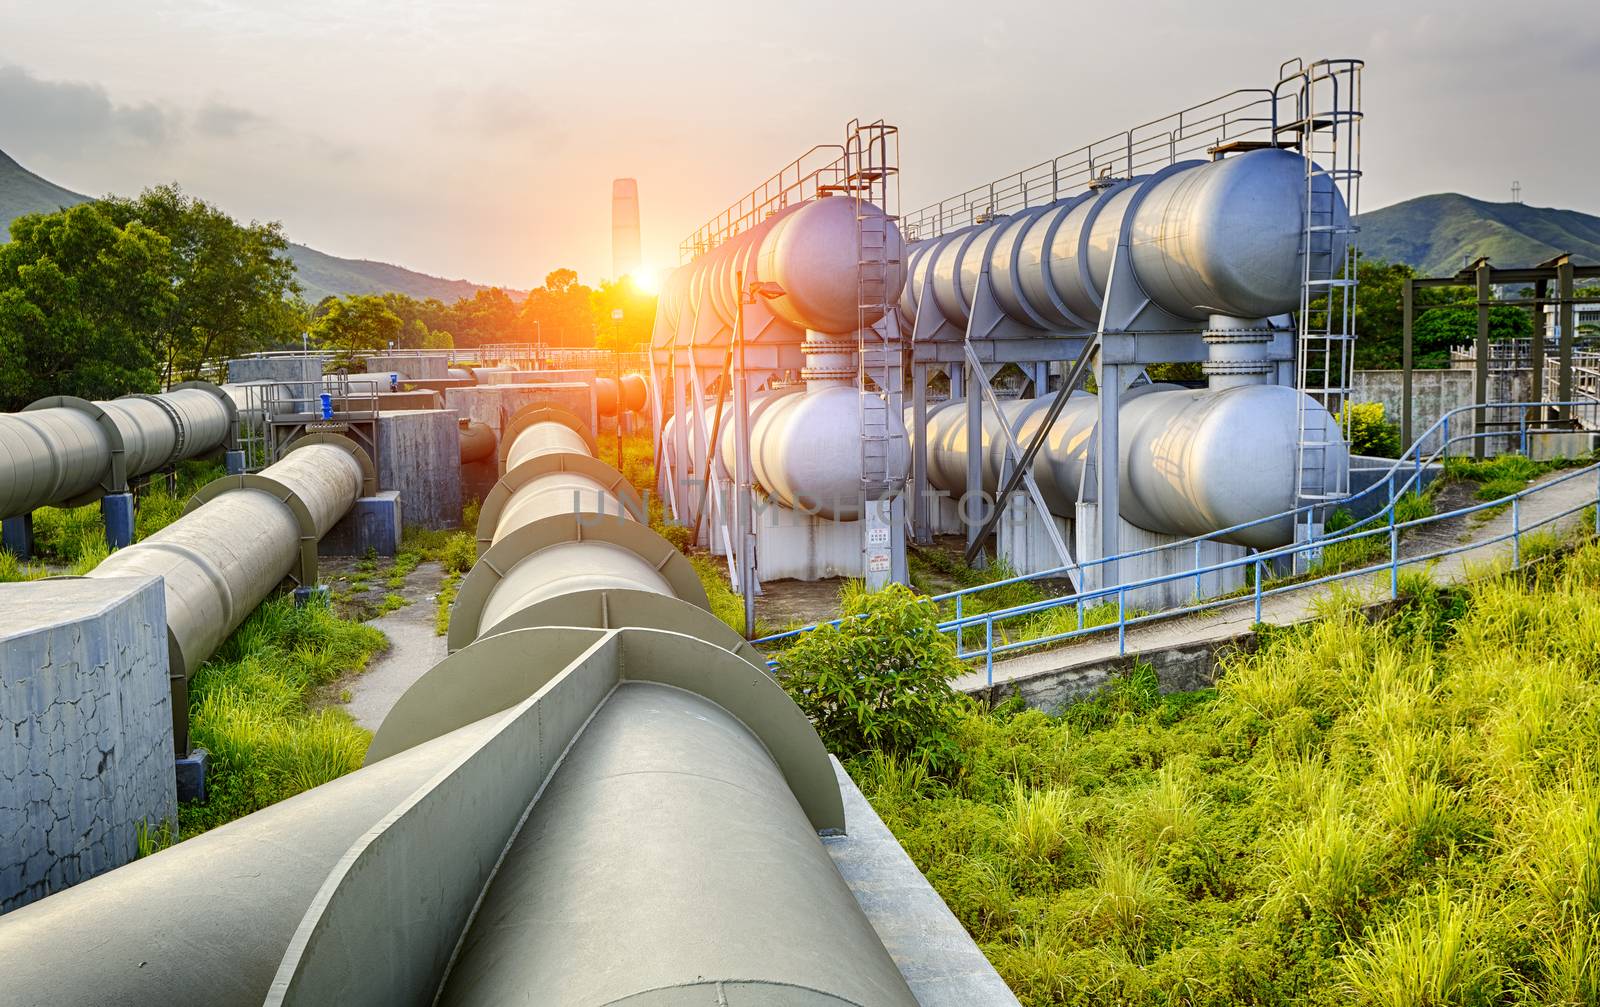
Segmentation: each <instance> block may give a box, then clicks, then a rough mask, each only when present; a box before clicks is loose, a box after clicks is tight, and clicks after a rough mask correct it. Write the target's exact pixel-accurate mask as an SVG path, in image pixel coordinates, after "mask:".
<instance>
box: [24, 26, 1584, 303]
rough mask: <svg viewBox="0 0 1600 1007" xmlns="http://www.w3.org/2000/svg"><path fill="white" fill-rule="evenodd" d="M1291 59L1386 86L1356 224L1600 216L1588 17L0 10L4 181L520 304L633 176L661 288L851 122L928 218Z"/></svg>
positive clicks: (605, 256)
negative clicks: (213, 217) (282, 235)
mask: <svg viewBox="0 0 1600 1007" xmlns="http://www.w3.org/2000/svg"><path fill="white" fill-rule="evenodd" d="M1591 2H1592V0H1591ZM1295 56H1305V57H1310V58H1318V57H1328V56H1338V57H1343V56H1356V57H1361V58H1363V59H1365V60H1366V61H1367V70H1366V75H1365V81H1364V91H1365V93H1364V108H1365V112H1366V121H1365V125H1364V129H1363V134H1362V161H1363V165H1362V166H1363V168H1364V170H1365V178H1364V179H1363V183H1362V192H1361V206H1362V208H1363V209H1373V208H1376V207H1379V206H1384V205H1387V204H1390V203H1394V202H1398V201H1400V200H1403V199H1408V198H1410V197H1412V196H1418V195H1424V194H1427V193H1433V192H1444V191H1454V192H1462V193H1465V194H1467V195H1470V196H1475V197H1478V198H1482V199H1489V200H1495V201H1506V200H1509V199H1510V198H1511V184H1512V181H1513V180H1516V181H1520V182H1521V185H1522V198H1523V200H1524V202H1527V203H1530V204H1535V205H1540V206H1558V207H1564V208H1571V209H1578V210H1583V211H1586V212H1589V213H1597V214H1600V128H1596V126H1597V125H1600V124H1597V122H1596V118H1595V117H1596V116H1597V115H1600V113H1597V112H1596V108H1597V107H1600V106H1597V105H1596V103H1595V100H1594V96H1595V95H1596V94H1600V18H1596V17H1595V16H1594V13H1593V8H1592V6H1591V4H1590V3H1586V2H1578V0H1556V2H1535V3H1529V4H1525V5H1522V6H1520V7H1517V8H1514V9H1512V8H1507V7H1505V5H1503V4H1492V3H1486V2H1479V0H1456V2H1452V3H1448V4H1445V3H1435V2H1418V0H1401V2H1395V0H1387V2H1381V3H1380V2H1371V0H1345V2H1342V3H1338V4H1330V5H1328V6H1327V7H1326V8H1313V7H1311V6H1310V5H1305V4H1293V3H1283V2H1281V0H1278V2H1270V3H1269V2H1255V0H1252V2H1245V0H1210V2H1206V3H1200V2H1195V0H1189V2H1147V0H1122V2H1118V3H1110V4H1108V3H1098V2H1096V3H1090V2H1084V0H1053V2H1049V0H1044V2H1008V0H984V2H981V3H971V2H969V3H964V4H956V3H950V2H947V0H920V2H916V3H911V2H905V0H901V2H881V3H878V4H875V5H874V4H863V3H861V2H860V0H853V2H844V0H810V2H808V3H806V4H804V5H796V4H793V3H790V2H784V3H769V2H761V0H744V2H737V3H725V2H721V0H676V2H674V3H642V2H633V0H617V2H611V3H604V2H595V0H589V2H573V0H535V2H533V3H528V2H526V0H524V2H511V0H453V2H449V3H444V2H435V3H422V2H413V0H382V2H378V0H310V2H307V0H272V2H270V3H268V2H265V0H256V2H254V3H248V2H240V0H189V2H179V0H140V2H138V3H126V2H117V0H61V2H57V3H39V2H38V0H0V150H4V151H6V152H7V153H9V154H10V155H11V156H12V157H14V158H16V159H17V160H18V161H20V162H21V163H22V164H23V165H24V166H26V167H28V168H29V169H31V170H33V171H35V172H37V173H39V174H41V175H43V176H45V177H46V178H49V179H50V180H51V181H54V182H56V183H58V184H61V185H64V186H66V187H68V188H71V189H74V190H77V191H79V192H85V193H89V194H95V195H98V194H103V193H106V192H115V193H121V194H131V193H133V192H136V191H137V190H138V189H140V188H142V187H143V186H146V185H150V184H155V183H159V182H164V181H176V182H178V183H180V184H181V185H182V186H183V187H184V188H185V189H186V190H187V191H188V192H190V193H192V194H194V195H197V196H200V197H202V198H204V199H207V200H209V201H212V202H214V203H216V204H218V205H219V206H221V207H222V208H224V209H225V210H227V211H228V212H230V213H232V214H234V215H235V216H237V217H240V218H253V219H263V220H278V221H282V223H283V224H284V227H285V228H286V230H287V231H288V233H289V236H290V237H291V238H292V239H293V240H295V241H299V242H303V243H305V244H309V245H311V246H313V247H316V248H319V249H322V250H323V251H326V252H330V253H333V254H336V255H343V256H350V257H360V258H372V259H379V260H383V261H388V262H395V263H399V264H401V265H404V266H407V267H410V268H413V269H419V270H422V271H424V272H428V273H434V274H437V275H442V276H447V277H451V278H466V279H471V280H474V281H477V282H482V283H498V284H502V285H507V286H513V287H528V286H533V285H537V284H538V283H540V282H542V281H543V278H544V276H545V274H546V273H547V272H549V271H550V270H552V269H555V268H558V267H563V266H566V267H571V268H575V269H577V270H578V271H579V273H580V274H581V275H582V276H583V277H584V278H585V279H586V280H589V281H593V280H596V279H598V278H599V277H601V276H604V275H606V274H607V273H609V272H610V263H611V259H610V192H611V180H612V179H613V178H615V177H621V176H632V177H635V178H637V179H638V180H639V192H640V204H641V216H642V224H643V236H644V253H645V258H646V260H647V262H649V263H650V264H652V265H654V266H657V267H663V268H665V267H670V266H672V265H675V264H676V263H677V247H678V242H679V240H680V239H682V238H683V237H684V236H685V235H687V234H688V233H690V232H691V231H692V230H693V229H694V228H695V227H697V226H698V225H699V224H701V223H703V222H704V221H705V220H706V219H708V218H710V217H711V216H713V215H714V214H715V213H716V212H718V211H719V210H721V209H722V208H723V207H724V206H726V205H727V204H728V203H730V202H731V201H732V200H734V199H735V198H736V197H738V196H739V195H740V194H741V193H743V192H745V191H747V190H749V189H750V188H751V187H753V186H754V185H756V184H757V183H759V182H760V181H762V180H763V179H764V178H765V177H766V176H768V175H770V174H771V173H773V172H774V171H776V170H777V169H778V168H779V167H780V166H781V165H783V164H785V163H787V162H789V161H790V160H792V159H793V158H795V157H796V156H798V155H799V154H800V153H801V152H803V151H804V150H806V149H807V148H809V147H810V146H812V145H813V144H818V143H837V142H839V138H840V137H841V136H842V133H843V128H844V124H845V123H846V122H847V121H848V120H850V119H852V118H856V117H860V118H862V119H865V120H870V119H876V118H880V117H881V118H884V119H886V120H888V121H890V122H893V123H895V124H897V125H898V126H899V127H900V129H901V149H900V163H901V169H902V182H901V202H902V206H903V207H904V208H906V209H912V208H915V207H919V206H922V205H924V204H926V203H930V202H933V201H935V200H937V199H941V198H943V197H946V196H949V195H952V194H954V193H956V192H959V191H961V190H964V189H966V188H968V187H970V186H973V185H976V184H980V183H983V182H987V181H988V180H989V179H991V178H994V177H997V176H1000V175H1003V174H1006V173H1007V172H1010V171H1014V170H1016V169H1019V168H1022V167H1024V166H1026V165H1030V164H1033V163H1036V162H1038V161H1040V160H1043V159H1046V158H1049V157H1051V156H1053V155H1056V154H1059V153H1063V152H1066V151H1068V150H1072V149H1075V148H1077V147H1079V146H1081V145H1083V144H1085V143H1087V142H1089V141H1091V140H1095V139H1098V138H1100V137H1104V136H1108V135H1111V134H1113V133H1116V132H1118V131H1120V130H1123V129H1126V128H1128V127H1129V126H1132V125H1134V124H1137V123H1141V122H1145V121H1147V120H1149V119H1153V118H1156V117H1158V116H1161V115H1164V114H1166V113H1168V112H1172V111H1176V110H1177V109H1179V108H1182V107H1185V106H1189V105H1192V104H1195V103H1197V102H1200V101H1203V100H1206V99H1209V98H1212V97H1214V96H1216V95H1219V94H1221V93H1223V92H1226V91H1229V90H1231V89H1233V88H1241V87H1270V86H1271V84H1272V83H1273V82H1274V81H1275V80H1276V78H1277V68H1278V66H1279V64H1280V63H1281V62H1282V61H1283V60H1285V59H1288V58H1291V57H1295ZM1585 121H1587V124H1585Z"/></svg>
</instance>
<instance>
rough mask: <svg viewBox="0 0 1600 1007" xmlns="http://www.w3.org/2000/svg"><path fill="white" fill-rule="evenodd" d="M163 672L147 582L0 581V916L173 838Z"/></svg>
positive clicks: (153, 587)
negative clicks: (152, 838)
mask: <svg viewBox="0 0 1600 1007" xmlns="http://www.w3.org/2000/svg"><path fill="white" fill-rule="evenodd" d="M167 667H168V666H167V608H166V595H165V593H164V592H163V590H162V586H161V579H160V578H159V577H108V578H104V579H93V580H89V579H82V578H61V579H56V580H44V581H34V582H31V583H21V584H0V727H3V728H4V729H3V730H0V912H6V911H8V910H11V909H15V908H17V907H18V906H22V905H26V904H27V903H29V902H33V901H35V900H36V899H40V898H43V897H44V896H46V895H49V894H51V893H52V892H58V891H60V890H62V889H63V888H67V887H70V886H71V885H75V884H77V883H78V882H80V881H85V880H87V879H89V878H92V877H94V876H95V875H97V874H101V873H104V872H105V871H109V870H111V869H112V868H114V867H121V866H122V865H123V864H126V863H128V862H129V861H131V860H133V859H134V858H135V857H136V856H137V855H138V850H139V844H138V836H139V829H140V827H141V826H142V827H144V828H148V829H150V830H152V831H153V832H159V831H160V829H161V827H162V825H163V824H167V825H169V826H170V828H171V830H172V832H173V833H174V834H175V833H176V831H177V826H178V803H177V801H178V799H177V786H176V782H175V777H174V775H173V770H172V693H171V688H170V686H169V684H168V681H167ZM184 712H185V715H186V714H187V711H184Z"/></svg>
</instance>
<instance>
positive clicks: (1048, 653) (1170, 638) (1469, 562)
mask: <svg viewBox="0 0 1600 1007" xmlns="http://www.w3.org/2000/svg"><path fill="white" fill-rule="evenodd" d="M1563 474H1564V473H1561V472H1557V473H1554V474H1552V475H1549V476H1546V477H1545V478H1544V479H1541V480H1538V481H1537V482H1536V483H1535V485H1538V484H1541V483H1544V482H1548V481H1551V480H1554V479H1557V478H1560V477H1561V476H1562V475H1563ZM1595 495H1596V488H1595V480H1594V479H1593V478H1587V477H1578V478H1575V479H1569V480H1568V481H1567V482H1565V483H1563V484H1561V485H1560V486H1553V487H1551V488H1550V489H1548V490H1545V491H1542V492H1540V493H1535V494H1532V495H1530V496H1528V497H1526V498H1524V499H1523V501H1522V502H1521V504H1520V505H1519V513H1518V515H1517V521H1518V526H1519V527H1520V528H1521V529H1522V532H1523V534H1524V535H1526V534H1528V533H1529V529H1534V528H1536V529H1537V530H1538V531H1549V530H1550V529H1551V528H1554V529H1555V531H1556V532H1557V534H1560V535H1565V534H1567V533H1568V532H1570V531H1571V530H1572V529H1573V528H1574V527H1576V525H1577V524H1578V522H1579V521H1580V520H1581V514H1573V515H1570V516H1568V517H1566V518H1563V519H1561V520H1559V521H1557V522H1555V523H1554V524H1550V525H1543V526H1541V522H1546V521H1550V520H1551V519H1552V518H1553V517H1554V516H1555V515H1557V514H1560V513H1561V512H1562V511H1564V510H1568V509H1570V508H1573V507H1577V506H1580V505H1582V504H1586V503H1589V502H1592V501H1593V500H1594V499H1595ZM1511 521H1512V514H1511V508H1510V507H1509V506H1508V507H1507V508H1506V509H1505V511H1503V512H1502V513H1500V514H1497V515H1495V516H1494V517H1492V518H1490V519H1489V520H1487V521H1481V522H1480V521H1477V520H1475V517H1474V516H1473V515H1468V516H1466V517H1464V518H1459V519H1456V520H1455V521H1452V522H1451V524H1453V525H1455V524H1458V525H1459V527H1460V528H1461V529H1462V535H1463V541H1462V544H1463V545H1464V544H1466V541H1483V542H1487V543H1488V544H1485V545H1480V546H1477V547H1475V548H1472V549H1468V550H1464V551H1462V552H1459V553H1455V554H1453V555H1450V556H1446V557H1443V558H1441V559H1438V560H1425V559H1424V560H1417V559H1413V560H1410V561H1407V560H1406V559H1404V558H1403V557H1404V549H1402V560H1401V569H1402V570H1405V569H1412V568H1418V569H1421V568H1425V567H1427V566H1428V565H1429V564H1433V567H1432V576H1433V579H1434V581H1435V582H1436V583H1439V584H1453V583H1460V582H1462V581H1466V580H1470V579H1472V578H1473V577H1475V576H1480V575H1481V574H1482V573H1484V572H1486V571H1487V570H1488V569H1489V568H1490V567H1492V566H1495V565H1508V564H1509V563H1510V560H1511V555H1512V543H1511V541H1510V540H1509V539H1508V540H1506V541H1503V542H1493V541H1489V540H1492V539H1495V538H1496V537H1498V536H1500V535H1508V534H1510V533H1511V527H1512V525H1511ZM1438 548H1439V547H1437V546H1436V547H1435V550H1434V551H1437V550H1438ZM1335 588H1338V589H1342V590H1343V591H1345V592H1348V593H1356V594H1359V595H1363V596H1366V597H1370V598H1371V599H1372V600H1374V601H1375V600H1378V599H1379V598H1382V597H1386V596H1387V595H1388V593H1389V577H1388V574H1387V572H1383V573H1380V574H1378V575H1376V576H1375V577H1372V578H1353V579H1351V580H1347V581H1338V582H1335V583H1334V584H1329V585H1324V586H1323V587H1321V588H1318V589H1308V590H1304V591H1295V592H1289V593H1285V594H1279V595H1272V596H1270V597H1266V598H1263V599H1262V602H1261V620H1260V621H1261V622H1262V623H1266V624H1268V625H1274V626H1288V625H1292V624H1294V623H1297V622H1304V621H1306V620H1308V619H1312V618H1315V617H1316V615H1317V609H1318V607H1319V605H1320V604H1322V603H1324V600H1325V599H1326V598H1327V597H1328V596H1329V595H1330V594H1331V593H1332V592H1333V589H1335ZM1255 624H1256V617H1255V601H1254V599H1253V598H1244V599H1241V600H1240V601H1239V602H1237V603H1235V604H1231V605H1225V606H1221V607H1219V608H1215V609H1210V610H1208V611H1205V612H1199V613H1195V614H1192V615H1187V616H1179V617H1174V618H1172V619H1164V620H1158V621H1154V622H1150V623H1144V624H1140V625H1135V626H1130V627H1129V628H1128V630H1127V637H1126V641H1125V644H1124V646H1123V647H1122V648H1120V649H1119V647H1118V644H1117V633H1116V629H1115V627H1112V628H1110V629H1109V630H1107V631H1106V632H1105V633H1103V634H1098V635H1094V636H1090V637H1087V638H1085V639H1083V640H1082V641H1081V642H1077V643H1072V644H1068V645H1066V646H1062V647H1058V648H1056V649H1054V650H1044V651H1038V652H1034V653H1030V654H1022V655H1020V656H1017V657H1013V658H1008V659H1005V660H996V661H995V663H994V684H1000V683H1005V682H1020V681H1023V680H1027V679H1034V678H1040V677H1045V676H1051V677H1072V676H1073V673H1074V672H1075V671H1078V670H1081V671H1082V673H1083V674H1084V675H1085V676H1086V677H1087V676H1088V675H1089V674H1090V673H1092V672H1093V671H1094V670H1095V669H1101V668H1105V667H1108V666H1110V665H1111V664H1112V663H1114V662H1116V661H1118V660H1119V659H1121V658H1126V657H1137V656H1139V655H1141V654H1150V653H1155V652H1159V651H1167V650H1185V649H1187V650H1193V649H1194V648H1196V647H1199V646H1202V645H1206V644H1213V645H1221V644H1224V643H1227V642H1228V641H1230V640H1233V639H1236V638H1238V637H1240V636H1243V635H1245V634H1247V633H1249V632H1250V630H1251V628H1252V627H1253V626H1254V625H1255ZM967 632H968V633H969V634H971V633H976V634H977V639H978V640H979V641H980V642H981V640H982V633H983V628H982V627H981V626H980V627H977V628H976V629H969V630H968V631H967ZM970 639H971V637H970V636H969V640H970ZM969 646H970V643H969ZM952 684H953V685H954V686H955V687H956V688H957V689H959V690H961V691H963V692H976V691H978V690H980V689H983V688H984V687H986V686H987V685H988V684H989V682H988V678H987V676H986V675H985V673H984V669H983V668H982V667H980V668H979V669H978V670H977V671H976V672H973V673H971V674H967V675H963V676H961V677H960V678H957V679H955V680H954V682H953V683H952Z"/></svg>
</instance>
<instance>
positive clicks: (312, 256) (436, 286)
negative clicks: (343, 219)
mask: <svg viewBox="0 0 1600 1007" xmlns="http://www.w3.org/2000/svg"><path fill="white" fill-rule="evenodd" d="M91 198H92V197H90V196H85V195H82V194H80V193H76V192H73V191H72V190H71V189H63V188H62V187H61V186H59V185H56V184H55V183H54V182H50V181H47V180H46V179H43V178H40V177H39V176H38V175H35V174H34V173H33V172H31V171H29V170H28V169H26V168H24V167H23V166H22V165H20V164H18V163H17V162H16V161H15V160H13V159H12V158H11V157H10V156H8V155H7V154H6V152H5V151H3V150H0V242H6V241H10V240H11V229H10V225H11V221H12V220H14V219H16V218H17V217H20V216H22V215H23V214H24V213H39V212H41V211H42V212H49V211H51V210H58V209H60V208H62V207H65V206H75V205H77V204H78V203H86V202H88V201H89V200H90V199H91ZM289 257H290V258H292V259H294V265H295V270H296V271H297V272H298V273H299V274H300V286H301V287H303V288H304V291H303V294H302V296H304V297H305V299H306V301H307V302H308V303H311V304H315V303H317V302H318V301H320V300H322V299H323V298H324V297H327V296H328V295H329V294H381V293H386V292H388V291H395V292H397V293H401V294H408V295H410V296H412V297H417V298H428V297H437V298H438V299H439V300H441V301H444V302H445V303H446V304H449V303H451V302H452V301H455V300H456V299H458V298H462V297H471V296H472V295H473V294H475V293H477V292H478V291H480V290H486V289H488V288H487V287H485V286H484V285H482V284H478V283H471V282H469V281H467V280H446V279H444V278H442V277H438V276H429V275H428V274H427V273H418V272H416V271H414V270H410V269H406V268H404V267H402V266H396V265H391V264H390V263H387V262H373V261H371V260H368V259H341V258H339V257H338V256H336V255H329V254H328V253H326V252H319V251H317V250H316V249H315V248H308V247H306V246H305V245H295V244H291V245H290V246H289ZM507 293H510V294H512V295H513V296H519V295H520V294H521V291H507Z"/></svg>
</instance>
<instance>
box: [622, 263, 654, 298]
mask: <svg viewBox="0 0 1600 1007" xmlns="http://www.w3.org/2000/svg"><path fill="white" fill-rule="evenodd" d="M628 278H629V279H631V280H632V281H633V286H634V289H636V290H638V291H639V292H640V293H641V294H658V293H660V292H661V274H660V273H659V272H657V271H656V270H655V269H653V268H652V267H650V266H640V267H639V268H638V269H635V270H634V271H633V272H632V273H629V274H628Z"/></svg>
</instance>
